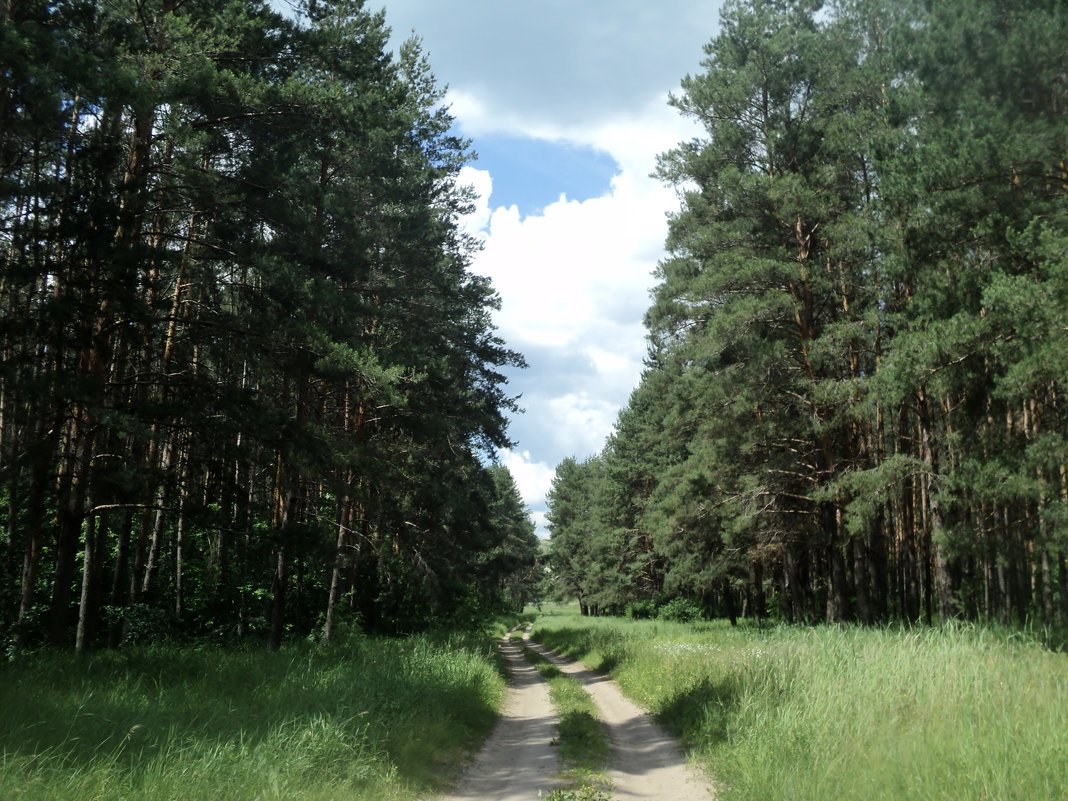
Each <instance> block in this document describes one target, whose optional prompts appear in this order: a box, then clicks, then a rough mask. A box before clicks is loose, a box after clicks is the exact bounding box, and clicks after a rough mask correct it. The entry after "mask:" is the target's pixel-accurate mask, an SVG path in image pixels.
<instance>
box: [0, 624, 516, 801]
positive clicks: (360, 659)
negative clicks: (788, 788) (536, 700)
mask: <svg viewBox="0 0 1068 801" xmlns="http://www.w3.org/2000/svg"><path fill="white" fill-rule="evenodd" d="M502 693H503V679H502V678H501V676H500V673H499V670H498V668H497V665H496V663H495V660H494V657H493V651H492V645H491V643H490V641H489V639H488V638H486V637H476V636H452V637H436V638H434V637H426V636H423V637H412V638H408V639H404V640H381V639H355V640H353V641H352V642H350V643H347V644H346V645H345V646H343V647H338V648H333V649H331V650H330V651H322V650H319V649H315V648H310V647H308V648H301V649H295V650H291V651H288V652H285V651H283V652H281V653H277V654H272V653H266V652H263V651H258V650H257V651H239V650H220V649H217V648H179V647H161V648H154V649H149V650H132V651H121V652H106V653H99V654H94V655H91V656H89V657H88V658H85V659H81V660H79V659H76V658H74V657H72V656H68V655H65V654H50V653H46V654H39V655H34V656H33V657H31V658H28V659H25V660H23V661H19V662H15V663H11V664H7V665H4V666H3V667H0V799H4V801H13V800H14V799H26V801H30V800H31V799H40V801H64V799H71V801H95V799H100V800H101V801H104V799H107V801H126V800H127V799H129V801H133V800H134V799H137V801H157V799H158V801H174V800H175V799H212V800H213V801H215V800H218V801H228V800H229V799H233V801H239V800H240V801H252V799H262V801H273V800H274V799H277V801H282V800H283V799H285V801H334V800H335V799H336V800H337V801H340V800H341V799H346V801H351V800H352V799H396V800H397V801H404V800H406V799H416V798H421V797H424V796H425V795H426V794H427V793H428V792H430V791H432V790H434V789H437V788H439V787H441V785H442V783H443V781H444V780H445V779H448V778H450V777H451V776H452V775H453V774H454V773H455V771H456V770H457V768H458V766H459V764H460V763H461V762H462V761H463V760H464V759H465V758H466V756H467V755H468V753H469V751H470V750H471V749H472V748H473V747H474V746H475V745H476V744H477V743H478V741H479V740H480V739H481V738H482V737H483V736H484V735H485V734H486V732H487V731H488V730H489V728H490V727H491V726H492V724H493V721H494V719H495V714H496V709H497V706H498V704H499V702H500V699H501V696H502Z"/></svg>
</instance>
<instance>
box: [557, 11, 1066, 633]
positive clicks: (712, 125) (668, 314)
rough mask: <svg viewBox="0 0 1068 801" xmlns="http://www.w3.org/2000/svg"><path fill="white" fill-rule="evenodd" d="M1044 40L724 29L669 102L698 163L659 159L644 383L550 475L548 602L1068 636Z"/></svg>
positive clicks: (766, 23) (937, 20) (852, 22)
mask: <svg viewBox="0 0 1068 801" xmlns="http://www.w3.org/2000/svg"><path fill="white" fill-rule="evenodd" d="M1066 36H1068V15H1066V13H1065V10H1064V8H1063V6H1062V5H1061V4H1058V3H1053V2H1046V1H1044V0H1034V1H1033V2H1024V3H1017V4H1014V5H1013V6H1012V7H1011V8H1009V7H1007V6H1006V5H1005V4H1004V3H998V2H994V0H989V1H988V0H981V2H963V1H962V0H960V1H957V0H954V1H953V2H940V3H927V4H925V3H919V2H915V3H913V2H909V3H901V2H883V0H840V1H839V2H832V3H828V4H824V3H821V2H817V1H816V0H746V1H745V2H741V1H739V0H733V1H731V2H727V3H726V5H725V8H724V10H723V14H722V20H721V29H720V32H719V34H718V35H717V36H716V37H715V38H714V39H713V40H712V41H711V42H710V43H709V44H708V46H707V47H706V49H705V60H704V62H703V65H702V72H700V73H698V74H696V75H692V76H687V77H686V78H685V79H684V81H683V83H682V91H681V93H680V94H678V95H677V96H676V97H674V98H673V99H672V103H673V105H674V106H675V107H676V108H677V109H678V110H679V112H680V113H681V114H683V115H685V116H686V117H688V118H691V119H692V120H694V121H695V122H697V123H698V124H699V125H700V127H701V130H702V134H701V136H700V137H698V138H695V139H694V140H692V141H688V142H683V143H680V145H679V146H678V147H676V148H675V149H674V150H672V151H670V152H668V153H666V154H663V155H662V156H661V159H660V168H659V172H660V176H661V177H662V178H663V179H664V180H665V181H667V182H669V183H671V184H673V185H674V186H676V187H677V189H678V192H679V197H680V201H681V208H680V210H679V212H678V213H677V214H675V215H674V216H673V217H672V219H671V221H670V232H669V237H668V242H667V246H668V251H669V255H668V257H667V258H666V259H665V260H664V261H663V262H662V263H661V264H660V266H659V270H658V275H657V277H658V281H659V282H658V285H657V287H656V289H655V292H654V297H653V301H652V305H651V307H650V308H649V311H648V313H647V316H646V324H647V327H648V331H649V355H648V360H647V369H646V372H645V374H644V377H643V379H642V382H641V385H640V386H639V387H638V388H637V389H636V390H635V392H634V394H633V395H632V397H631V400H630V403H629V405H628V407H627V408H625V409H624V410H623V412H622V413H621V414H620V417H619V420H618V423H617V427H616V430H615V433H614V434H613V435H612V437H610V438H609V440H608V442H607V443H606V445H605V449H604V451H603V452H602V453H601V454H600V455H599V456H597V457H595V458H593V459H591V460H589V461H587V462H585V463H583V464H581V465H579V464H576V463H574V462H572V461H565V462H564V463H563V464H561V465H560V467H559V468H558V470H557V475H556V481H555V484H554V490H553V497H552V499H551V511H550V521H551V532H552V537H553V565H554V570H555V571H556V573H557V576H558V578H559V580H560V581H561V582H563V583H564V584H565V585H566V586H568V587H569V588H570V589H572V590H573V591H574V592H576V593H579V595H580V598H587V597H588V598H596V599H601V600H602V603H601V604H599V606H600V607H601V608H611V609H614V610H617V611H622V610H623V609H625V608H627V607H628V606H630V607H632V608H635V609H637V608H641V607H642V605H643V604H648V603H663V602H664V601H666V600H667V599H670V598H683V599H686V600H688V601H690V602H692V603H693V604H695V605H698V606H700V607H702V608H703V609H704V610H705V612H706V613H708V614H726V615H730V616H731V617H732V618H733V617H734V616H735V615H737V614H739V613H740V612H741V611H743V610H744V611H745V612H746V613H747V614H751V615H754V616H756V617H757V618H760V617H761V616H763V615H765V614H767V613H768V612H769V611H771V612H775V613H777V614H778V615H779V616H781V617H783V618H785V619H787V620H792V621H797V622H803V621H807V622H814V621H818V620H831V621H843V620H856V621H861V622H865V623H874V622H878V621H886V620H889V619H903V620H908V621H916V620H921V619H926V620H927V621H928V622H930V621H934V620H946V619H948V618H951V617H956V616H963V617H967V618H972V619H977V618H982V619H990V620H998V621H1002V622H1010V621H1017V622H1022V621H1025V620H1033V619H1037V620H1041V621H1044V622H1047V623H1056V622H1060V623H1065V622H1068V564H1066V554H1068V528H1066V525H1065V523H1066V520H1068V517H1066V511H1068V469H1066V466H1065V465H1066V458H1065V454H1066V453H1068V448H1066V445H1068V442H1066V439H1065V436H1066V434H1068V417H1066V405H1065V400H1064V398H1065V392H1066V390H1068V371H1066V369H1065V357H1064V353H1065V352H1068V351H1066V350H1065V345H1066V343H1065V341H1064V332H1065V325H1064V320H1065V313H1064V309H1065V308H1068V306H1066V305H1065V299H1066V295H1065V293H1066V287H1068V285H1066V283H1065V266H1066V265H1068V259H1066V256H1068V171H1066V167H1065V161H1064V158H1065V153H1066V152H1068V116H1066V115H1068V83H1066V81H1065V75H1066V68H1068V61H1066V59H1068V51H1066V50H1065V48H1064V41H1065V40H1066ZM575 509H579V510H581V511H580V512H574V511H573V510H575ZM591 562H592V563H591ZM613 565H619V566H620V567H619V568H618V569H617V568H615V567H612V566H613ZM578 566H581V567H578ZM602 568H604V570H603V571H602ZM602 572H603V575H604V576H605V578H604V579H601V578H599V577H600V576H602ZM621 577H622V583H620V582H621ZM594 606H595V607H596V606H598V604H594Z"/></svg>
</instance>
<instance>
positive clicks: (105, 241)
mask: <svg viewBox="0 0 1068 801" xmlns="http://www.w3.org/2000/svg"><path fill="white" fill-rule="evenodd" d="M388 38H389V30H388V28H387V27H386V25H385V21H384V18H383V16H382V15H381V14H372V13H369V12H367V11H365V10H364V9H363V3H362V2H359V0H330V1H329V2H308V3H307V4H306V5H305V6H303V7H302V8H301V9H299V12H298V14H297V15H296V16H295V17H293V18H291V17H287V16H283V15H280V14H279V13H277V12H275V11H274V10H272V8H271V6H270V5H269V4H268V3H266V2H261V1H260V0H226V2H215V1H214V0H213V1H212V2H206V0H138V1H137V2H133V0H129V1H126V0H123V1H122V2H109V3H103V2H88V1H85V0H69V1H67V2H48V3H46V2H36V1H30V0H27V1H26V2H16V3H6V4H4V5H3V7H0V353H2V357H0V363H2V366H0V521H2V522H3V526H4V530H3V533H2V535H0V631H2V632H3V633H5V634H6V635H8V638H9V641H11V642H14V643H15V644H16V645H17V646H24V645H32V644H35V643H41V642H50V643H53V644H56V645H76V646H77V648H78V649H83V648H86V647H89V646H90V645H92V644H94V643H96V644H102V643H109V644H112V645H114V644H118V643H120V642H123V641H124V640H131V639H137V638H143V637H147V636H183V635H190V636H192V635H195V636H207V635H211V636H216V637H218V638H220V639H221V638H234V637H238V636H253V635H255V636H259V637H262V638H264V639H265V640H266V641H268V642H269V643H270V644H271V645H272V646H273V647H278V645H279V644H280V643H281V642H282V640H283V636H284V635H285V634H286V633H287V632H292V633H294V634H297V635H306V634H308V633H310V632H320V633H321V636H323V637H325V638H329V637H330V636H331V633H332V632H334V631H335V630H336V629H337V627H338V626H339V624H341V623H342V622H346V623H349V624H360V625H363V626H364V627H366V628H368V629H373V630H384V631H405V630H412V629H416V628H423V627H425V626H427V625H431V624H432V623H434V622H435V621H438V622H446V621H456V620H460V619H463V618H464V617H465V616H470V615H472V614H474V613H475V612H477V611H478V610H479V609H481V608H483V607H485V606H492V605H499V604H503V603H507V602H517V601H519V600H521V595H522V588H523V586H524V584H523V581H524V576H527V575H528V574H530V572H531V569H532V564H533V562H534V558H535V553H536V550H537V540H536V538H535V536H534V530H533V526H532V524H531V523H530V521H529V520H528V518H527V515H526V512H525V509H524V508H523V504H522V501H521V499H520V498H519V495H518V492H517V490H516V487H515V484H514V482H513V481H512V479H511V476H510V475H509V474H508V473H507V471H506V470H504V468H500V467H487V466H486V463H487V459H488V458H491V456H492V453H493V452H494V450H495V449H496V448H499V447H501V446H504V445H506V444H507V443H508V439H507V436H506V422H505V414H506V413H508V412H509V411H511V410H513V409H514V403H513V400H512V399H511V398H510V397H509V396H507V394H506V393H505V389H504V384H505V379H504V376H503V374H502V372H501V371H502V369H503V368H506V367H508V366H515V365H519V364H521V362H522V359H521V357H520V356H519V355H518V354H516V353H514V352H512V351H510V350H509V349H508V348H507V347H506V346H505V345H504V343H503V342H502V341H501V340H500V339H499V338H498V337H497V336H496V335H495V333H494V329H493V326H492V324H491V314H492V312H493V310H494V309H495V308H496V304H497V297H496V295H495V293H494V291H493V289H492V287H491V286H490V285H489V283H488V281H487V280H485V279H483V278H480V277H477V276H475V275H473V274H472V273H470V272H469V271H468V270H467V267H468V264H469V261H470V258H471V255H472V253H473V252H474V250H475V248H476V247H477V245H476V243H475V242H473V241H472V240H471V239H470V237H468V236H466V235H465V234H464V233H463V229H462V228H461V227H460V224H459V219H460V216H461V215H462V214H463V213H464V212H465V210H467V209H468V208H469V205H470V200H471V198H470V197H469V192H468V190H465V189H464V188H462V187H460V186H458V185H457V183H456V177H457V173H458V170H459V169H460V167H461V166H462V165H463V164H464V163H465V162H466V161H467V160H468V159H469V157H470V153H469V149H468V148H469V145H468V143H467V142H465V141H463V140H460V139H458V138H457V137H456V136H455V135H454V134H453V133H452V130H451V128H452V120H451V118H450V116H449V115H448V113H447V111H445V110H443V108H442V106H441V99H442V90H441V89H439V88H438V87H437V86H436V85H435V81H434V78H433V76H432V75H431V73H430V71H429V67H428V65H427V63H426V60H425V58H424V56H423V55H422V54H421V52H420V49H419V45H418V42H417V41H415V40H413V41H409V42H408V43H407V44H405V45H404V46H403V48H401V50H400V53H399V56H394V55H393V54H392V52H391V50H390V49H389V47H388Z"/></svg>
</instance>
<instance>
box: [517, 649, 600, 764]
mask: <svg viewBox="0 0 1068 801" xmlns="http://www.w3.org/2000/svg"><path fill="white" fill-rule="evenodd" d="M523 654H524V656H526V658H527V661H529V662H530V663H531V664H532V665H534V668H535V669H536V670H537V671H538V672H539V673H540V674H541V675H542V677H543V678H544V679H545V680H546V682H547V683H548V685H549V698H550V699H551V700H552V703H553V707H554V708H555V709H556V714H557V715H558V716H559V717H560V730H559V736H558V740H559V743H560V757H561V759H563V761H564V764H565V765H566V766H567V769H568V773H569V775H570V777H571V778H578V779H579V780H581V781H583V782H585V783H589V782H596V781H597V780H598V779H597V777H598V776H599V775H601V774H603V773H604V770H605V768H607V767H608V763H609V761H610V760H611V756H612V746H611V744H610V743H609V742H608V734H607V732H605V729H604V725H603V724H602V723H601V721H600V720H598V719H597V707H596V706H595V705H594V703H593V699H592V698H590V694H589V693H588V692H586V691H585V690H584V689H583V688H582V685H581V684H580V683H579V682H578V681H577V680H575V679H573V678H571V677H570V676H567V675H565V674H564V673H562V672H561V671H560V668H558V667H557V666H556V665H554V664H553V663H552V662H550V661H549V660H547V659H546V658H545V657H543V656H542V655H541V654H539V653H538V652H537V651H534V650H532V649H530V648H524V649H523Z"/></svg>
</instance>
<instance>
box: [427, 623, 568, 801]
mask: <svg viewBox="0 0 1068 801" xmlns="http://www.w3.org/2000/svg"><path fill="white" fill-rule="evenodd" d="M501 653H502V654H503V655H504V658H505V660H506V662H507V664H508V670H509V672H510V673H511V681H510V682H509V684H508V694H507V696H506V697H505V700H504V707H503V709H502V710H501V719H500V720H499V721H497V726H496V727H495V728H494V729H493V732H492V733H491V734H490V736H489V739H488V740H486V744H485V746H483V748H482V751H481V752H479V755H478V756H477V757H476V758H475V761H474V762H472V763H471V765H470V767H468V769H467V771H466V772H465V773H464V775H463V777H462V778H461V779H460V782H459V785H458V786H457V788H456V790H455V791H454V792H453V794H452V795H449V796H446V797H445V798H444V799H442V801H536V799H537V798H538V793H539V792H541V793H543V794H544V795H546V796H547V795H548V794H549V793H550V792H551V791H552V789H553V787H555V786H556V785H557V784H559V781H558V774H559V772H560V757H559V749H557V747H556V746H555V745H553V739H554V738H555V737H556V729H557V725H558V724H559V719H558V718H557V716H556V713H555V712H554V711H553V705H552V702H550V701H549V686H548V684H546V683H545V680H544V679H543V678H542V677H541V676H540V675H539V674H538V672H537V671H536V670H535V669H534V668H533V667H531V665H530V663H529V662H527V660H526V659H524V658H523V650H522V648H521V647H520V646H519V645H518V644H517V643H514V642H508V641H507V640H505V641H503V642H502V643H501Z"/></svg>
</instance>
